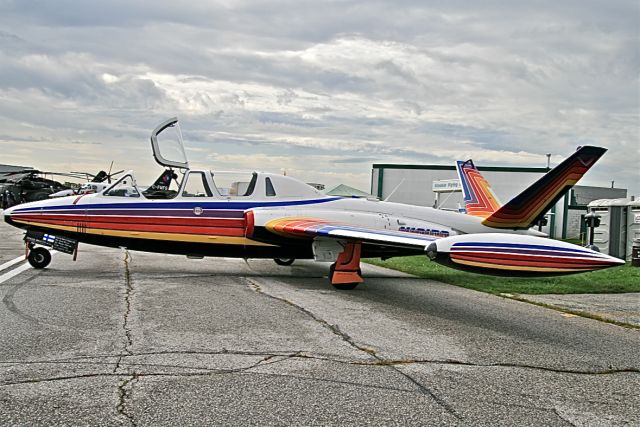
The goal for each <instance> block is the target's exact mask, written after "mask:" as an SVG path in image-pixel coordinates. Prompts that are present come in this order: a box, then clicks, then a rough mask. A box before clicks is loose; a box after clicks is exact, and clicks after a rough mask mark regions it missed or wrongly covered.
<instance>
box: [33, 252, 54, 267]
mask: <svg viewBox="0 0 640 427" xmlns="http://www.w3.org/2000/svg"><path fill="white" fill-rule="evenodd" d="M28 260H29V264H31V266H32V267H33V268H45V267H46V266H47V265H49V263H50V262H51V252H49V251H48V250H47V249H45V248H34V249H32V250H31V251H29V257H28Z"/></svg>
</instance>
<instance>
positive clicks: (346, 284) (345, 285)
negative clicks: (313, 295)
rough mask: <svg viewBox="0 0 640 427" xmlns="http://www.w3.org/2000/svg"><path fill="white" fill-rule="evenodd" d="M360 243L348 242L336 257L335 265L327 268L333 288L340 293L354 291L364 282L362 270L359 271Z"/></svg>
mask: <svg viewBox="0 0 640 427" xmlns="http://www.w3.org/2000/svg"><path fill="white" fill-rule="evenodd" d="M361 250H362V243H360V242H356V243H352V242H349V243H347V244H346V245H345V247H344V251H342V252H341V253H340V255H338V259H337V260H336V262H335V263H333V264H331V267H330V268H329V280H330V281H331V284H332V285H333V287H334V288H336V289H338V290H341V291H349V290H352V289H355V288H356V286H358V285H359V284H360V283H362V282H364V279H363V278H362V270H361V269H360V252H361Z"/></svg>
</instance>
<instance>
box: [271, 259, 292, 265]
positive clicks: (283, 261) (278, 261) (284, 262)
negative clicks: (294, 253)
mask: <svg viewBox="0 0 640 427" xmlns="http://www.w3.org/2000/svg"><path fill="white" fill-rule="evenodd" d="M273 260H274V261H275V262H276V264H278V265H291V264H293V262H294V261H295V260H296V259H295V258H284V259H283V258H274V259H273Z"/></svg>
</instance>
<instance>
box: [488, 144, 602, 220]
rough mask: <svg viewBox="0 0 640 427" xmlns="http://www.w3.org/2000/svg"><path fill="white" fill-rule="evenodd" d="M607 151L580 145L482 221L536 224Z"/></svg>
mask: <svg viewBox="0 0 640 427" xmlns="http://www.w3.org/2000/svg"><path fill="white" fill-rule="evenodd" d="M606 151H607V149H606V148H601V147H590V146H586V147H580V148H578V150H577V151H576V152H575V153H574V154H572V155H571V156H570V157H569V158H567V159H566V160H564V161H563V162H562V163H560V164H559V165H558V166H556V167H555V168H553V169H552V170H551V171H549V172H548V173H547V174H546V175H544V176H543V177H541V178H540V179H539V180H538V181H536V182H535V183H534V184H533V185H531V186H530V187H528V188H527V189H526V190H524V191H523V192H522V193H520V194H519V195H518V196H516V197H515V198H514V199H512V200H511V201H510V202H509V203H507V204H505V205H504V206H502V207H501V208H500V209H498V210H497V211H496V212H494V213H493V214H491V215H490V216H488V217H487V218H486V219H485V220H484V221H482V224H484V225H486V226H487V227H493V228H509V229H514V230H517V229H527V228H530V227H532V226H533V225H535V224H536V223H537V222H538V221H539V220H540V219H541V218H542V217H543V216H544V214H545V213H546V212H548V211H549V209H551V207H552V206H553V205H555V204H556V203H557V202H558V200H560V198H561V197H562V196H563V195H564V194H565V193H566V192H567V191H568V190H569V189H570V188H571V187H573V186H574V185H575V184H576V183H577V182H578V181H579V180H580V178H582V176H583V175H584V174H585V173H586V172H587V171H588V170H589V169H590V168H591V167H592V166H593V165H594V164H595V163H596V161H597V160H598V159H599V158H600V157H602V155H603V154H604V153H605V152H606Z"/></svg>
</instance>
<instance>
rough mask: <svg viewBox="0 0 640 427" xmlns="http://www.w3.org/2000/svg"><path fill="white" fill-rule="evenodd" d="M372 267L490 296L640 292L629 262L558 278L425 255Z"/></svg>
mask: <svg viewBox="0 0 640 427" xmlns="http://www.w3.org/2000/svg"><path fill="white" fill-rule="evenodd" d="M363 261H365V262H367V263H369V264H373V265H378V266H380V267H386V268H391V269H394V270H398V271H402V272H404V273H409V274H413V275H414V276H418V277H421V278H423V279H430V280H437V281H439V282H444V283H448V284H451V285H456V286H462V287H465V288H469V289H475V290H478V291H483V292H488V293H491V294H495V295H499V294H504V293H506V294H534V295H535V294H601V293H607V294H614V293H626V292H640V267H632V266H631V264H630V263H627V264H625V265H622V266H619V267H612V268H608V269H606V270H600V271H592V272H589V273H579V274H572V275H569V276H555V277H538V278H531V277H495V276H485V275H482V274H476V273H468V272H465V271H458V270H453V269H450V268H447V267H443V266H441V265H439V264H436V263H435V262H431V261H430V260H429V259H428V258H427V257H426V256H411V257H397V258H391V259H388V260H386V261H382V260H381V259H379V258H373V259H366V260H363Z"/></svg>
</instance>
